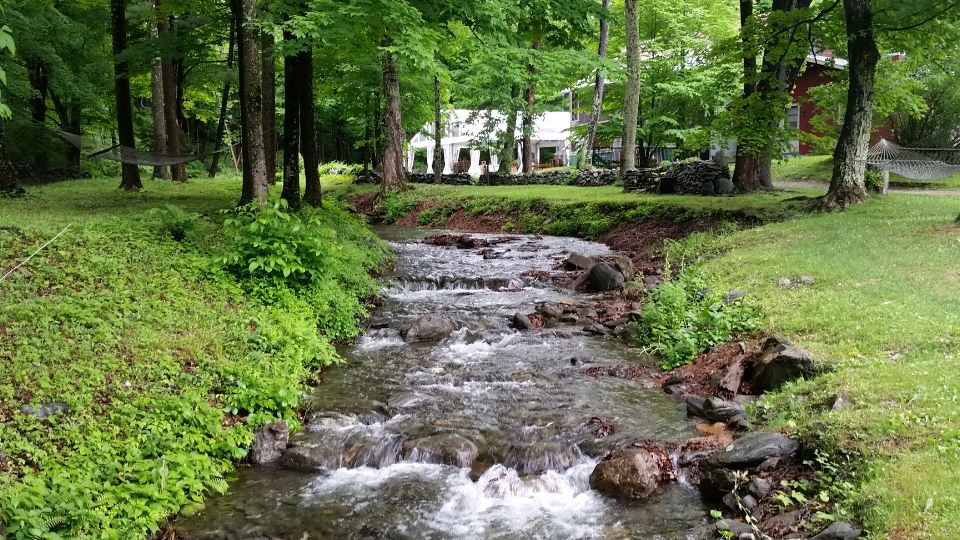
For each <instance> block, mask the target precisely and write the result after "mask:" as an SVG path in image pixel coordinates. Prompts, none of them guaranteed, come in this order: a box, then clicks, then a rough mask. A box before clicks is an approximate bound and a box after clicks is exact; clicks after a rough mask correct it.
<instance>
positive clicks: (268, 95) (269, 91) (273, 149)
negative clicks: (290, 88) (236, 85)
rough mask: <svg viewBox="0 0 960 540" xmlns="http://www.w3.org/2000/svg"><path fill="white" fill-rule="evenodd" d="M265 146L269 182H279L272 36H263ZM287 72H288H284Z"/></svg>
mask: <svg viewBox="0 0 960 540" xmlns="http://www.w3.org/2000/svg"><path fill="white" fill-rule="evenodd" d="M260 54H261V55H262V57H263V145H264V147H265V148H264V150H265V155H264V159H265V160H266V163H267V182H269V183H270V184H275V183H276V182H277V61H276V59H275V58H274V39H273V35H272V34H264V35H263V50H262V51H261V52H260ZM284 71H286V70H284Z"/></svg>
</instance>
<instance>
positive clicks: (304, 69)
mask: <svg viewBox="0 0 960 540" xmlns="http://www.w3.org/2000/svg"><path fill="white" fill-rule="evenodd" d="M297 63H298V64H299V67H300V73H299V82H300V153H301V154H302V155H303V168H304V171H305V176H306V179H307V185H306V190H305V191H304V193H303V202H304V203H306V204H309V205H310V206H320V205H321V204H323V189H322V186H321V185H320V158H319V156H318V154H317V126H316V115H317V105H316V101H317V100H316V95H315V92H314V89H313V50H307V51H303V52H301V53H300V55H299V58H298V59H297Z"/></svg>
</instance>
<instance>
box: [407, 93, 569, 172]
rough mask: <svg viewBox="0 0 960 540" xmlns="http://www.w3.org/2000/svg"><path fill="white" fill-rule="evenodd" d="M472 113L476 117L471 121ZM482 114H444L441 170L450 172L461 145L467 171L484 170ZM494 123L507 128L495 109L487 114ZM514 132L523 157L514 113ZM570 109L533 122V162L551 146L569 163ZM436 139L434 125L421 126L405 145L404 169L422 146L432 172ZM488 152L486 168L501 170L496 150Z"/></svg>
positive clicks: (483, 121)
mask: <svg viewBox="0 0 960 540" xmlns="http://www.w3.org/2000/svg"><path fill="white" fill-rule="evenodd" d="M471 116H475V117H476V118H475V119H473V120H471ZM486 116H487V115H486V114H485V113H481V114H477V113H476V112H474V111H469V110H465V109H456V110H453V111H450V112H449V113H447V121H446V122H445V123H446V124H447V132H446V133H445V134H444V135H445V136H444V137H443V138H442V139H441V140H440V145H441V147H442V148H443V173H444V174H450V173H452V172H453V165H454V164H455V163H456V162H457V161H458V159H459V156H460V151H461V150H462V149H464V148H469V149H470V168H469V170H468V171H467V172H469V173H470V174H471V175H473V176H479V175H480V174H481V173H482V172H483V169H482V167H481V162H480V158H481V147H480V146H479V145H482V144H484V143H483V141H485V140H488V138H489V135H488V134H487V135H486V136H485V134H484V131H485V129H484V128H485V127H489V126H488V125H486V124H487V122H486V121H485V120H486V119H485V118H484V117H486ZM489 116H490V117H491V118H492V119H493V122H494V124H495V127H496V130H497V131H503V130H504V129H505V128H506V117H505V116H504V115H503V114H502V113H500V112H497V111H493V112H492V113H491V114H490V115H489ZM517 116H518V118H517V131H516V133H515V134H514V137H515V138H516V139H518V142H517V158H518V161H520V158H521V157H522V156H523V148H522V142H521V141H520V139H522V137H523V134H522V132H521V131H520V127H521V122H520V118H519V116H520V115H519V114H518V115H517ZM570 125H571V115H570V112H567V111H564V112H548V113H544V114H542V115H539V116H538V117H537V118H536V120H535V121H534V128H533V135H532V138H531V144H532V146H533V156H534V161H535V162H537V163H539V161H540V160H539V156H540V150H541V149H546V148H551V149H553V150H554V156H555V157H556V158H557V159H558V160H559V161H561V162H562V163H564V164H567V163H568V162H569V157H570V151H571V143H570ZM434 147H435V141H434V138H433V124H428V125H426V126H424V128H423V130H421V132H420V133H418V134H417V135H416V136H415V137H414V138H413V139H411V140H410V144H409V146H408V148H407V164H406V165H407V170H408V171H412V170H413V161H414V157H415V155H416V152H417V150H420V149H423V150H426V153H427V172H428V173H433V153H434ZM488 150H489V153H490V163H488V164H487V168H488V170H489V171H490V172H497V171H499V170H500V159H499V156H498V155H497V152H498V150H499V149H497V148H493V147H488Z"/></svg>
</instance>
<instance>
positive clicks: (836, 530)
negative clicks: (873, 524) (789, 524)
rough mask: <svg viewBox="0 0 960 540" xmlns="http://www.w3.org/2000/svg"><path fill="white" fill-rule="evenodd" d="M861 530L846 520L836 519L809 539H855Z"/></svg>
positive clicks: (860, 533)
mask: <svg viewBox="0 0 960 540" xmlns="http://www.w3.org/2000/svg"><path fill="white" fill-rule="evenodd" d="M862 534H863V530H861V529H858V528H856V527H854V526H853V525H851V524H850V523H847V522H846V521H837V522H835V523H832V524H831V525H830V526H829V527H827V528H826V529H824V530H823V531H821V532H820V534H818V535H816V536H814V537H813V538H811V539H810V540H855V539H856V538H860V535H862Z"/></svg>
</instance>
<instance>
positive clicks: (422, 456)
mask: <svg viewBox="0 0 960 540" xmlns="http://www.w3.org/2000/svg"><path fill="white" fill-rule="evenodd" d="M402 448H403V459H405V460H407V461H416V462H418V463H436V464H439V465H452V466H454V467H460V468H461V469H463V468H467V467H470V465H471V464H472V463H473V460H475V459H476V458H477V454H478V453H479V451H480V450H479V448H477V445H476V443H474V442H473V441H471V440H470V439H468V438H466V437H463V436H462V435H457V434H456V433H439V434H437V435H431V436H429V437H423V438H420V439H409V440H407V441H404V443H403V447H402Z"/></svg>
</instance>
